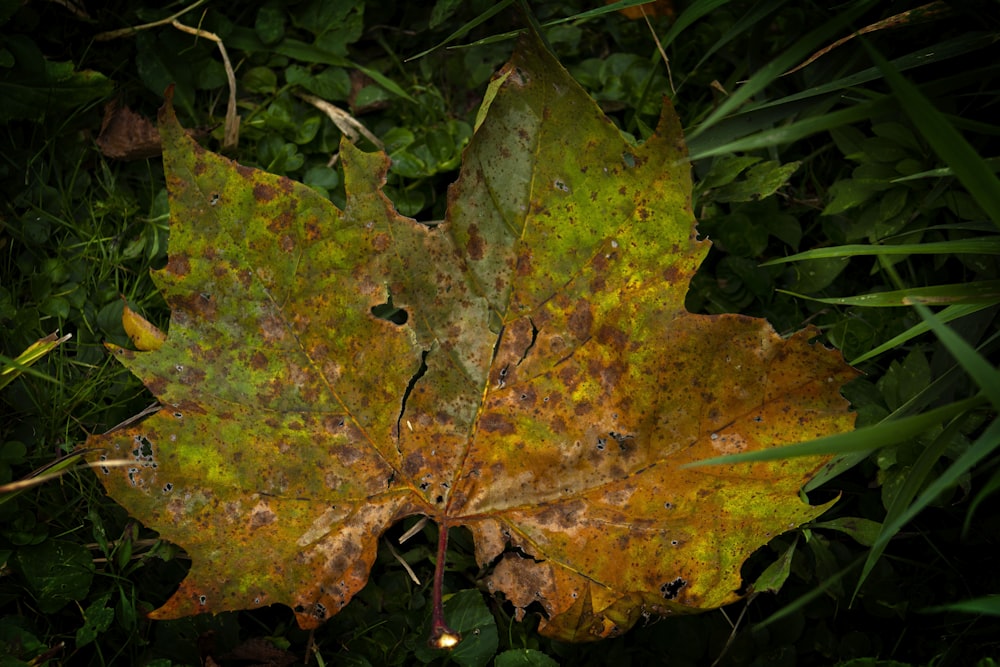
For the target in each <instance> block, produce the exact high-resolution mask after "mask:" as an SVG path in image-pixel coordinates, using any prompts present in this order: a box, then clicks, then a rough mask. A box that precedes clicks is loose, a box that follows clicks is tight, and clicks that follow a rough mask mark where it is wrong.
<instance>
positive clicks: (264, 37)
mask: <svg viewBox="0 0 1000 667" xmlns="http://www.w3.org/2000/svg"><path fill="white" fill-rule="evenodd" d="M253 27H254V30H255V31H256V33H257V37H259V38H260V41H261V42H263V43H264V44H265V45H271V44H276V43H277V42H280V41H281V38H282V37H284V36H285V12H284V11H283V10H282V8H281V7H280V6H275V5H267V6H265V7H261V8H260V9H259V10H258V11H257V20H256V21H255V22H254V26H253Z"/></svg>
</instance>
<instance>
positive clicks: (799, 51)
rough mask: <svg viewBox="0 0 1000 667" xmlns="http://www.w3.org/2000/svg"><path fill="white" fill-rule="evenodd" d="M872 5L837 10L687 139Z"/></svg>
mask: <svg viewBox="0 0 1000 667" xmlns="http://www.w3.org/2000/svg"><path fill="white" fill-rule="evenodd" d="M874 4H875V2H874V1H873V0H861V1H860V2H855V3H854V4H853V5H852V6H851V7H850V8H848V9H846V10H843V11H841V12H840V13H839V14H838V15H837V16H836V17H835V18H834V19H832V20H831V21H828V22H826V23H824V24H823V25H821V26H820V27H818V28H816V29H815V30H812V31H811V32H809V33H808V34H806V35H805V36H803V37H802V38H800V39H799V40H798V41H797V42H795V44H793V45H792V46H791V48H789V49H788V50H787V51H785V52H784V53H782V54H781V55H780V56H778V57H777V58H775V59H774V60H772V61H771V62H770V63H768V64H767V65H765V66H764V67H762V68H761V69H760V70H759V71H758V72H757V73H756V74H754V75H753V76H751V77H750V79H749V80H748V81H747V82H746V83H744V84H743V85H742V86H740V87H739V89H737V90H736V91H735V92H734V93H733V94H732V95H730V96H729V97H728V98H727V99H726V101H725V102H723V103H722V104H720V105H719V107H718V108H717V109H716V110H715V111H713V112H712V113H711V114H710V115H709V116H708V118H706V119H705V120H704V121H702V122H701V124H699V125H698V127H696V128H695V129H694V130H692V131H691V132H689V133H688V140H689V141H690V140H691V139H693V138H695V137H697V136H698V135H700V134H701V133H703V132H704V131H705V130H707V129H708V128H710V127H711V126H712V125H714V124H715V123H717V122H718V121H719V120H720V119H722V118H724V117H725V116H726V115H727V114H729V113H730V112H732V111H734V110H735V109H737V108H739V107H740V106H741V105H742V104H743V103H744V102H746V101H747V100H749V99H750V98H751V97H753V96H754V95H756V94H757V93H759V92H760V91H762V90H763V89H764V88H766V87H767V86H768V85H769V84H770V83H772V82H773V81H774V80H775V79H777V78H778V77H779V76H781V74H782V73H784V72H785V71H787V70H788V69H790V68H792V67H794V66H795V65H796V64H798V63H799V62H801V61H802V60H803V59H804V58H806V57H807V56H809V55H810V54H811V53H812V52H813V51H815V50H816V47H817V46H818V45H820V44H822V43H824V42H826V41H829V39H830V38H831V37H833V36H834V35H836V34H837V33H838V32H841V31H842V30H843V29H844V28H845V27H847V26H849V25H851V23H853V22H854V21H855V20H856V19H857V18H858V17H859V16H861V15H862V14H863V13H864V12H865V11H866V10H868V9H869V8H871V7H872V6H873V5H874Z"/></svg>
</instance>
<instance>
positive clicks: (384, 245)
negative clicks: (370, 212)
mask: <svg viewBox="0 0 1000 667" xmlns="http://www.w3.org/2000/svg"><path fill="white" fill-rule="evenodd" d="M391 245H392V237H391V236H389V235H388V234H386V233H385V232H379V233H378V234H376V235H375V238H374V240H373V241H372V247H373V248H375V251H376V252H385V251H386V250H388V249H389V246H391Z"/></svg>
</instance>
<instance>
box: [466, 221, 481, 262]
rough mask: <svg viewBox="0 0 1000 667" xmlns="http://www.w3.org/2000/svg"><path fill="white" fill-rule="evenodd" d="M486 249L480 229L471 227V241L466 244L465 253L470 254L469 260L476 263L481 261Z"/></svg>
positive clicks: (474, 226)
mask: <svg viewBox="0 0 1000 667" xmlns="http://www.w3.org/2000/svg"><path fill="white" fill-rule="evenodd" d="M485 247H486V244H485V242H484V241H483V237H482V236H480V235H479V227H478V226H476V225H469V240H468V241H467V242H466V244H465V252H467V253H468V254H469V258H470V259H473V260H476V261H478V260H481V259H482V258H483V255H484V254H485V252H484V250H485Z"/></svg>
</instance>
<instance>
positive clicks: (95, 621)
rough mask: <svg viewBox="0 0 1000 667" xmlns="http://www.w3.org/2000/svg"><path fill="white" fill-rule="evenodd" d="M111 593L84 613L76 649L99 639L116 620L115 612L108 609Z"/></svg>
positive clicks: (77, 634)
mask: <svg viewBox="0 0 1000 667" xmlns="http://www.w3.org/2000/svg"><path fill="white" fill-rule="evenodd" d="M110 598H111V593H105V594H104V595H102V596H101V597H99V598H97V599H96V600H94V602H93V603H91V604H90V605H89V606H88V607H87V608H86V609H85V610H84V612H83V627H81V628H80V629H78V630H77V631H76V647H77V648H81V647H83V646H86V645H87V644H89V643H91V642H92V641H94V640H95V639H97V635H99V634H101V633H102V632H104V631H105V630H107V629H108V628H109V627H111V621H113V620H114V618H115V610H114V609H112V608H111V607H108V606H107V604H108V600H109V599H110Z"/></svg>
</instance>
